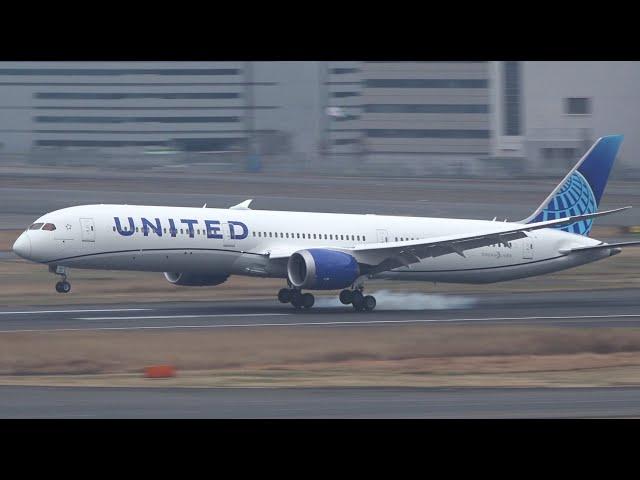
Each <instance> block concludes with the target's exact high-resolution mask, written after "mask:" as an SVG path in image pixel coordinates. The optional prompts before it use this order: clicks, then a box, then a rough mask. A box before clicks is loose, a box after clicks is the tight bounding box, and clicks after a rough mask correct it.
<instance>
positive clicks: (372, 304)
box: [362, 295, 376, 312]
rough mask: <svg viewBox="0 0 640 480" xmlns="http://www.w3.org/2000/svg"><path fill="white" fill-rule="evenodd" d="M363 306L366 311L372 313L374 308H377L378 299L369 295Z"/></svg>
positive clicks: (365, 298)
mask: <svg viewBox="0 0 640 480" xmlns="http://www.w3.org/2000/svg"><path fill="white" fill-rule="evenodd" d="M362 306H363V307H364V309H365V310H366V311H367V312H371V311H372V310H373V309H374V308H376V297H374V296H372V295H367V296H366V297H364V299H363V305H362Z"/></svg>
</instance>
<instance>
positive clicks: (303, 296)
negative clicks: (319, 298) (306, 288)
mask: <svg viewBox="0 0 640 480" xmlns="http://www.w3.org/2000/svg"><path fill="white" fill-rule="evenodd" d="M278 300H279V301H280V303H291V305H292V306H293V308H295V309H296V310H299V309H301V308H305V309H309V308H311V307H313V304H314V303H315V301H316V299H315V297H314V296H313V295H312V294H310V293H302V292H301V291H300V290H298V289H295V288H282V289H280V291H279V292H278Z"/></svg>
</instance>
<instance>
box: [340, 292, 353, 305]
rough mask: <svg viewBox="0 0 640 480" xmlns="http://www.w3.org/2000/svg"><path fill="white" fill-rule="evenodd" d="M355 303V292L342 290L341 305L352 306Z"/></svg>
mask: <svg viewBox="0 0 640 480" xmlns="http://www.w3.org/2000/svg"><path fill="white" fill-rule="evenodd" d="M351 302H353V291H352V290H342V291H341V292H340V303H342V304H343V305H350V304H351Z"/></svg>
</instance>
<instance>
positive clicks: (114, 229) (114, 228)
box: [113, 227, 167, 233]
mask: <svg viewBox="0 0 640 480" xmlns="http://www.w3.org/2000/svg"><path fill="white" fill-rule="evenodd" d="M113 231H114V232H115V231H116V227H113ZM164 233H167V232H166V231H165V232H164Z"/></svg>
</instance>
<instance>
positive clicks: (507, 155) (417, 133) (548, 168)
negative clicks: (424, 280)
mask: <svg viewBox="0 0 640 480" xmlns="http://www.w3.org/2000/svg"><path fill="white" fill-rule="evenodd" d="M638 81H640V62H532V61H531V62H530V61H499V62H488V61H450V62H445V61H437V62H391V61H366V62H363V61H339V62H255V63H254V62H2V63H0V154H1V155H2V157H3V158H4V159H7V158H10V157H11V156H12V155H13V156H16V157H20V158H25V159H30V160H33V159H37V158H40V157H43V158H47V157H52V158H63V157H64V158H71V157H73V155H74V154H77V155H79V156H83V157H85V158H89V159H90V158H100V155H107V154H108V155H111V158H125V159H126V158H128V159H129V160H126V161H129V162H131V163H135V162H138V161H140V159H141V158H143V157H145V156H146V157H148V158H151V160H149V161H150V162H154V161H156V160H153V159H154V158H157V159H158V160H157V161H160V158H162V157H160V156H158V155H155V156H147V155H146V154H147V153H171V152H180V153H182V154H186V156H185V155H181V156H180V157H179V158H180V160H178V161H183V160H187V161H189V162H198V161H199V162H202V163H207V162H209V163H215V162H216V161H218V159H220V160H223V161H227V162H232V163H233V162H238V163H242V164H243V165H245V163H244V162H245V160H246V159H247V158H248V157H249V156H250V154H251V153H256V154H258V155H259V156H261V157H262V159H263V160H264V161H263V164H264V166H266V167H269V166H272V165H273V164H275V163H276V162H280V163H279V166H280V168H282V169H289V170H295V169H296V168H302V169H307V168H310V167H312V168H314V169H316V170H322V169H324V170H326V171H336V169H338V170H339V169H341V168H342V167H344V166H350V167H351V169H352V171H357V170H358V169H360V168H366V169H367V170H368V171H379V172H380V173H381V174H387V173H399V174H418V175H422V174H424V175H438V174H457V173H460V174H465V173H468V174H472V175H475V174H478V175H486V174H488V173H487V172H492V171H499V170H500V169H503V170H504V171H529V172H534V173H537V172H541V171H544V172H545V173H547V174H551V175H555V174H556V172H557V171H564V170H566V167H567V165H568V164H572V163H573V162H574V161H575V159H576V158H577V157H579V156H580V154H581V153H583V152H584V151H585V150H586V148H588V146H589V145H590V144H591V143H592V142H593V140H595V139H596V138H597V137H598V136H601V135H605V134H609V133H623V134H625V135H626V138H625V142H624V144H623V147H622V149H621V153H620V158H619V163H623V164H625V165H626V166H628V167H629V169H636V170H640V159H639V157H640V138H639V137H640V136H639V135H637V133H636V131H635V128H636V127H635V126H636V125H638V124H639V123H640V122H639V121H640V118H639V117H640V95H639V94H638V91H637V87H636V85H637V84H638ZM105 152H106V153H105ZM166 157H167V156H165V158H166ZM489 167H492V168H489ZM493 167H495V168H493ZM511 167H513V168H511ZM510 169H511V170H510Z"/></svg>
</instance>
